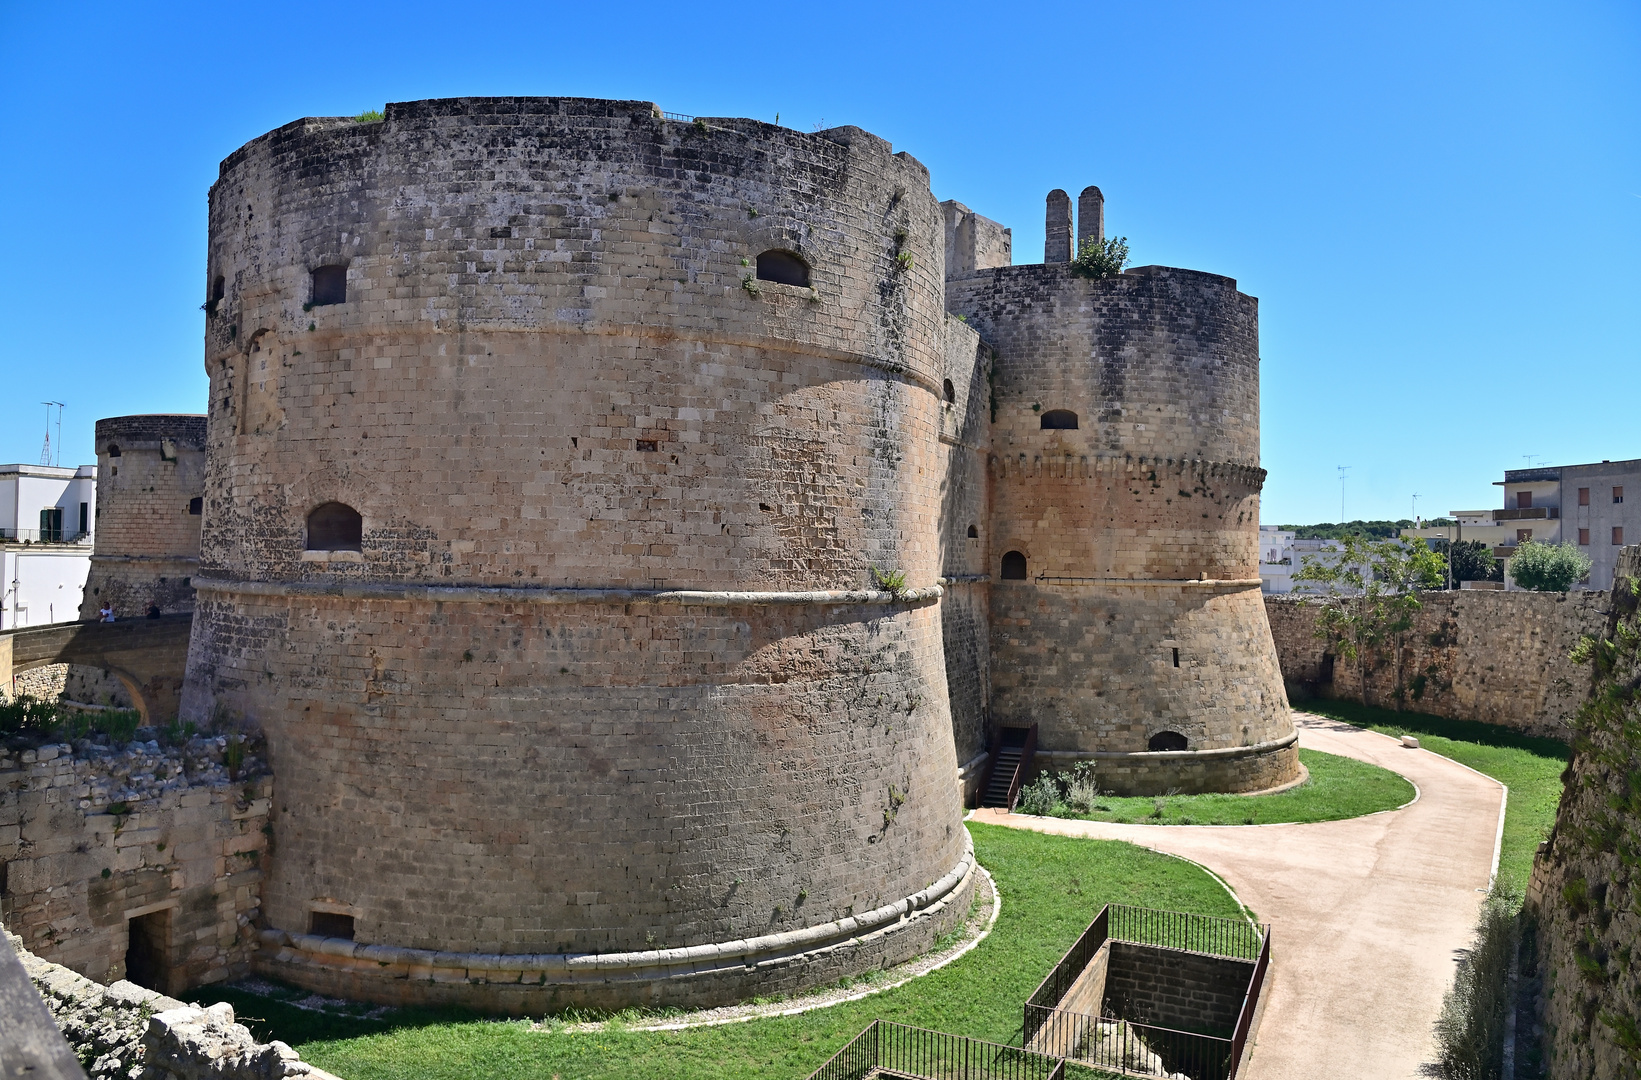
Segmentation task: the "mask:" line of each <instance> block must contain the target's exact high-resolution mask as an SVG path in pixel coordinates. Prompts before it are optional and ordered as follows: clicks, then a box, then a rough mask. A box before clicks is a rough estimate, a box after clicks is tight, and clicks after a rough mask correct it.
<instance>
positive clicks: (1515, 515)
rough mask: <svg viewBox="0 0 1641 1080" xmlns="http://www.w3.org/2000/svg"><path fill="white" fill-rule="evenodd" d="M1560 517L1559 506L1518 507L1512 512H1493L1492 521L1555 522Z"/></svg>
mask: <svg viewBox="0 0 1641 1080" xmlns="http://www.w3.org/2000/svg"><path fill="white" fill-rule="evenodd" d="M1560 517H1561V507H1559V506H1519V507H1516V508H1515V509H1513V510H1495V511H1493V520H1494V521H1555V520H1557V519H1558V518H1560Z"/></svg>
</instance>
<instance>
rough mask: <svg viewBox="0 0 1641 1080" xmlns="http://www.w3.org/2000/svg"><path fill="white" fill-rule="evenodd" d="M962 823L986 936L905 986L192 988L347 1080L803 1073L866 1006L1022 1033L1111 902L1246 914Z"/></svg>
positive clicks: (905, 1017) (1162, 870) (1014, 833)
mask: <svg viewBox="0 0 1641 1080" xmlns="http://www.w3.org/2000/svg"><path fill="white" fill-rule="evenodd" d="M969 830H970V832H971V833H972V834H973V836H974V846H975V853H976V855H977V856H978V858H979V860H980V863H981V865H983V866H985V867H986V868H987V869H988V870H989V871H991V874H992V876H993V878H994V879H995V880H996V882H997V885H998V889H999V891H1000V892H1001V894H1002V898H1003V909H1002V913H1001V915H1000V916H999V917H998V921H997V926H996V928H995V929H994V930H993V931H992V934H991V936H990V937H988V938H986V940H985V941H983V942H981V943H980V945H979V946H978V947H976V948H975V949H974V950H973V951H971V952H969V953H967V954H966V955H964V956H963V957H961V958H960V959H958V960H956V961H955V962H953V963H951V964H949V965H948V966H946V967H944V968H941V969H940V970H939V971H935V972H931V973H930V974H928V975H925V976H923V977H921V978H918V979H914V980H912V981H911V982H910V983H907V984H906V985H904V986H901V987H898V988H896V989H894V990H889V991H885V992H884V993H881V994H877V995H875V996H873V997H869V998H865V999H863V1000H860V1001H854V1002H848V1003H845V1004H842V1005H836V1006H833V1007H831V1008H826V1009H818V1010H816V1011H814V1012H809V1013H804V1014H802V1015H800V1016H790V1017H772V1018H769V1019H763V1020H751V1021H748V1022H746V1023H739V1024H727V1025H724V1026H722V1027H714V1028H697V1029H694V1030H686V1031H667V1032H643V1031H632V1030H623V1029H622V1028H621V1027H620V1026H619V1025H611V1026H609V1027H606V1028H605V1029H604V1030H602V1031H597V1032H583V1033H573V1032H567V1031H559V1030H549V1031H537V1030H532V1029H531V1027H530V1025H529V1024H528V1023H523V1022H519V1021H495V1020H482V1019H477V1018H473V1017H463V1016H460V1015H457V1014H453V1013H435V1012H413V1011H409V1010H405V1011H396V1012H393V1013H390V1014H387V1015H385V1016H383V1017H381V1018H379V1019H374V1020H367V1019H363V1018H357V1017H348V1016H339V1015H327V1014H320V1013H313V1012H309V1011H307V1010H303V1009H299V1008H296V1007H294V1006H293V1005H292V1004H291V1003H290V1001H280V1000H274V999H273V998H271V997H265V996H260V995H252V994H247V993H244V992H242V991H237V990H233V989H231V988H226V989H225V988H222V987H214V988H213V987H205V988H202V989H201V990H200V991H197V992H196V993H195V994H194V995H193V996H194V997H195V998H196V999H197V1000H202V1001H203V1000H207V999H209V1000H211V1001H217V1000H226V1001H228V1002H230V1003H231V1004H232V1005H233V1006H234V1009H235V1012H236V1013H238V1014H239V1016H240V1018H241V1020H243V1021H244V1022H246V1023H248V1024H249V1025H250V1026H251V1028H252V1030H253V1031H255V1032H256V1033H257V1035H258V1037H259V1038H262V1039H270V1038H276V1039H282V1040H284V1041H285V1042H287V1043H290V1044H291V1045H293V1046H295V1047H296V1048H297V1049H298V1050H300V1051H301V1052H302V1056H303V1057H304V1058H305V1059H306V1060H308V1061H309V1062H311V1063H313V1064H315V1065H317V1066H319V1067H320V1068H323V1069H328V1070H330V1071H332V1072H334V1073H337V1074H338V1075H341V1076H345V1077H347V1078H348V1080H389V1078H400V1077H403V1078H410V1077H415V1078H417V1080H440V1078H450V1080H486V1078H491V1077H494V1078H497V1080H500V1078H504V1077H505V1078H509V1080H511V1078H514V1077H540V1078H541V1080H548V1078H550V1077H553V1076H555V1075H557V1076H560V1077H562V1078H564V1080H569V1078H571V1077H574V1078H575V1080H605V1078H608V1080H615V1078H622V1080H626V1078H630V1077H638V1076H665V1077H669V1078H677V1080H732V1078H741V1077H747V1078H751V1077H759V1078H766V1077H773V1078H777V1080H778V1078H782V1077H790V1078H794V1080H801V1078H802V1077H806V1076H808V1075H809V1074H810V1073H811V1072H812V1071H814V1070H815V1069H816V1068H818V1067H819V1066H820V1065H821V1064H822V1063H823V1062H824V1061H825V1060H826V1059H827V1058H828V1057H830V1056H831V1055H832V1054H833V1053H834V1052H835V1051H836V1050H837V1049H838V1048H839V1047H841V1046H843V1045H844V1043H846V1042H848V1041H849V1040H850V1039H852V1038H854V1037H855V1035H857V1034H859V1032H860V1030H861V1029H862V1028H864V1027H865V1026H866V1025H867V1024H869V1023H870V1022H871V1021H872V1020H873V1019H874V1018H876V1017H882V1018H884V1019H886V1020H895V1021H899V1022H900V1023H904V1024H913V1025H916V1026H919V1027H927V1028H934V1029H936V1030H939V1031H949V1032H954V1033H957V1034H963V1035H969V1036H973V1037H975V1038H981V1039H990V1040H993V1041H995V1042H1002V1043H1014V1044H1015V1045H1018V1044H1019V1038H1020V1006H1021V1004H1022V1003H1023V1002H1024V1001H1025V999H1026V997H1027V996H1028V995H1029V994H1030V993H1031V991H1032V990H1033V989H1035V988H1036V986H1037V984H1038V983H1039V982H1040V981H1042V978H1043V976H1044V975H1046V974H1047V973H1048V970H1049V968H1051V967H1052V966H1053V965H1054V964H1055V962H1056V961H1058V960H1059V958H1060V956H1061V954H1063V953H1064V952H1065V950H1066V949H1067V948H1068V947H1069V946H1070V944H1071V943H1072V942H1073V941H1074V940H1076V938H1077V935H1078V934H1080V933H1082V931H1083V929H1084V927H1086V926H1087V925H1088V922H1089V920H1090V919H1092V918H1093V917H1094V914H1095V913H1096V912H1098V911H1099V909H1100V907H1101V905H1103V904H1105V903H1108V902H1113V903H1126V904H1141V905H1144V906H1147V907H1156V908H1166V909H1170V910H1174V911H1190V912H1197V913H1200V914H1204V915H1225V916H1236V915H1238V914H1239V913H1240V912H1239V907H1238V905H1237V902H1236V900H1235V899H1234V898H1233V897H1232V896H1231V895H1230V894H1229V893H1227V892H1226V891H1225V889H1224V888H1223V887H1222V886H1221V885H1220V884H1219V882H1218V881H1216V880H1215V879H1214V878H1212V877H1210V876H1209V875H1208V874H1207V873H1205V872H1204V871H1203V870H1202V869H1201V868H1200V867H1198V866H1195V865H1193V864H1192V863H1188V862H1185V861H1183V860H1180V859H1175V858H1170V857H1169V856H1166V855H1160V854H1158V853H1156V852H1152V851H1147V850H1145V849H1144V848H1140V847H1135V846H1134V845H1132V844H1126V843H1121V842H1118V841H1109V840H1082V839H1075V838H1070V837H1060V836H1047V835H1043V834H1040V833H1033V832H1025V831H1021V830H1015V829H1005V828H999V827H997V826H988V825H980V824H971V825H970V826H969ZM292 996H293V997H296V996H300V995H298V994H296V993H295V992H293V993H292Z"/></svg>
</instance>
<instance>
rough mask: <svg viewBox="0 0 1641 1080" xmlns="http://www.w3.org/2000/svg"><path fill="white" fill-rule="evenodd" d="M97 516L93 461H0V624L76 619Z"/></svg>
mask: <svg viewBox="0 0 1641 1080" xmlns="http://www.w3.org/2000/svg"><path fill="white" fill-rule="evenodd" d="M42 510H51V511H56V513H54V514H50V515H48V517H47V519H46V521H44V522H42V519H41V514H40V512H41V511H42ZM96 522H97V466H95V465H82V466H80V467H79V468H77V469H59V468H55V467H53V466H49V465H0V630H9V629H13V628H15V627H20V626H44V625H46V624H47V623H53V622H69V621H71V620H74V619H77V618H79V617H80V598H81V596H82V594H83V593H84V592H85V582H86V577H87V575H89V574H90V572H91V547H92V533H93V532H94V531H95V529H96ZM42 524H46V525H48V528H47V529H46V530H45V531H44V532H43V533H42V530H41V526H42ZM51 526H54V527H51Z"/></svg>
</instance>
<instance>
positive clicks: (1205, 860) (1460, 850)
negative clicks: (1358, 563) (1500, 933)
mask: <svg viewBox="0 0 1641 1080" xmlns="http://www.w3.org/2000/svg"><path fill="white" fill-rule="evenodd" d="M1294 720H1295V722H1296V723H1298V725H1299V745H1300V746H1302V747H1306V748H1308V749H1312V750H1322V751H1325V752H1327V753H1330V754H1338V755H1340V756H1342V757H1352V758H1357V759H1359V760H1362V761H1367V762H1371V763H1373V764H1375V765H1381V766H1383V767H1385V768H1387V769H1391V770H1394V771H1395V772H1398V773H1401V774H1402V775H1403V776H1406V777H1407V778H1408V779H1409V780H1412V781H1413V782H1414V783H1415V784H1417V785H1418V787H1419V798H1418V800H1417V801H1415V802H1414V803H1413V804H1412V805H1410V806H1408V807H1405V808H1403V809H1401V810H1395V811H1390V812H1387V813H1381V814H1373V815H1370V816H1368V817H1363V818H1354V819H1351V820H1348V821H1327V822H1318V823H1315V824H1309V825H1252V826H1197V825H1113V824H1109V823H1106V822H1093V821H1062V820H1059V819H1056V818H1035V817H1024V816H1021V815H1018V814H1014V815H1005V814H999V813H997V812H996V811H992V810H981V811H976V813H975V815H974V818H975V820H977V821H985V822H989V823H993V824H999V825H1007V826H1010V827H1012V828H1023V829H1034V830H1037V831H1039V832H1049V833H1057V834H1060V835H1065V836H1090V837H1100V838H1102V839H1113V840H1129V841H1132V842H1134V843H1136V844H1141V845H1143V846H1145V847H1149V848H1154V849H1156V850H1157V851H1163V852H1168V853H1170V854H1173V855H1181V856H1184V857H1185V858H1188V859H1193V860H1195V861H1197V862H1200V863H1202V864H1203V865H1204V866H1207V867H1208V868H1209V869H1211V870H1213V871H1214V872H1215V873H1217V874H1219V875H1220V876H1221V877H1222V878H1224V879H1225V880H1226V882H1228V883H1229V884H1230V886H1231V888H1232V889H1234V890H1236V893H1237V895H1238V896H1240V897H1241V898H1242V901H1243V903H1245V904H1247V905H1248V906H1249V907H1251V908H1253V910H1254V912H1255V913H1256V914H1257V915H1258V916H1259V919H1260V921H1261V922H1267V923H1270V924H1271V925H1272V931H1271V967H1272V978H1271V980H1270V981H1269V982H1268V983H1267V984H1266V985H1267V987H1268V991H1267V992H1268V993H1269V995H1270V997H1269V998H1268V999H1267V1005H1266V1009H1265V1015H1264V1018H1263V1021H1262V1022H1261V1025H1260V1030H1259V1038H1258V1040H1257V1042H1256V1043H1255V1049H1254V1054H1253V1057H1252V1059H1251V1061H1250V1063H1249V1070H1248V1072H1247V1073H1246V1074H1245V1075H1246V1076H1247V1077H1248V1078H1249V1080H1315V1078H1316V1077H1319V1076H1351V1077H1354V1078H1357V1080H1370V1078H1378V1077H1385V1078H1396V1080H1403V1078H1408V1077H1416V1076H1418V1075H1419V1066H1420V1064H1421V1063H1422V1062H1425V1061H1428V1060H1430V1058H1431V1056H1432V1051H1433V1047H1434V1041H1433V1037H1432V1034H1431V1025H1432V1024H1433V1023H1434V1021H1435V1019H1436V1013H1437V1012H1438V1010H1439V1009H1440V1008H1441V1000H1442V993H1443V992H1444V991H1445V990H1446V989H1447V987H1448V984H1449V983H1450V982H1451V981H1452V978H1453V964H1454V960H1455V959H1456V957H1457V955H1458V951H1459V950H1460V949H1463V948H1464V947H1465V946H1466V944H1467V943H1468V942H1469V939H1470V933H1471V930H1472V928H1473V926H1474V924H1475V919H1476V914H1477V910H1478V908H1479V907H1480V904H1481V900H1482V896H1483V893H1484V891H1485V890H1486V888H1487V886H1488V883H1489V880H1490V878H1491V875H1492V873H1493V871H1494V869H1495V860H1496V845H1497V840H1498V835H1499V826H1500V822H1501V816H1502V814H1503V809H1504V807H1503V801H1502V800H1501V798H1500V795H1501V792H1502V789H1503V785H1502V784H1500V783H1499V782H1498V781H1496V780H1492V779H1490V778H1488V777H1485V776H1483V775H1481V774H1480V773H1476V772H1472V771H1471V770H1469V769H1467V768H1465V767H1464V766H1462V765H1459V764H1458V763H1456V762H1453V761H1450V760H1448V759H1447V758H1444V757H1441V756H1439V755H1437V754H1433V753H1430V752H1429V751H1427V750H1411V749H1407V748H1405V747H1403V746H1402V745H1401V744H1400V743H1398V742H1397V741H1395V740H1393V739H1390V738H1388V737H1386V736H1383V735H1379V734H1376V733H1374V732H1370V731H1363V730H1360V729H1358V728H1353V727H1350V726H1349V725H1346V724H1340V723H1336V722H1334V721H1332V720H1327V719H1324V718H1322V717H1319V716H1311V715H1308V714H1304V713H1296V714H1295V715H1294Z"/></svg>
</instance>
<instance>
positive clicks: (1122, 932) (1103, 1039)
mask: <svg viewBox="0 0 1641 1080" xmlns="http://www.w3.org/2000/svg"><path fill="white" fill-rule="evenodd" d="M1108 941H1121V942H1125V943H1128V944H1133V945H1145V946H1150V947H1152V948H1159V949H1177V950H1179V951H1182V952H1192V953H1198V954H1201V955H1206V956H1219V957H1226V958H1229V959H1233V960H1248V961H1253V962H1254V971H1253V976H1252V978H1250V979H1249V982H1248V990H1247V993H1246V994H1245V996H1244V998H1243V1002H1242V1008H1241V1010H1240V1011H1239V1013H1238V1015H1237V1022H1236V1028H1235V1030H1234V1033H1233V1034H1232V1037H1231V1038H1229V1039H1225V1038H1219V1037H1216V1036H1213V1035H1198V1034H1194V1033H1191V1032H1186V1031H1176V1030H1173V1029H1171V1028H1165V1027H1159V1026H1157V1025H1155V1024H1143V1023H1135V1022H1133V1021H1130V1020H1125V1019H1122V1018H1119V1017H1115V1016H1106V1015H1102V1009H1101V1007H1100V1003H1099V1002H1093V1003H1092V1008H1075V1009H1074V1008H1067V1007H1063V1006H1062V1004H1061V1003H1062V1002H1064V1001H1065V1000H1066V995H1067V994H1068V993H1070V992H1071V990H1072V988H1073V987H1074V986H1075V985H1076V983H1077V980H1078V979H1079V978H1081V977H1082V975H1083V973H1084V972H1085V971H1086V970H1087V968H1088V966H1089V964H1090V963H1091V962H1092V961H1093V960H1094V958H1095V956H1096V955H1097V954H1098V953H1099V951H1100V949H1101V947H1102V946H1104V945H1105V944H1106V943H1107V942H1108ZM1270 956H1271V940H1270V930H1269V928H1268V927H1266V928H1261V927H1256V926H1254V925H1253V924H1252V923H1250V922H1248V921H1247V920H1245V919H1226V918H1219V917H1216V916H1211V915H1192V914H1189V913H1186V912H1181V911H1157V910H1154V909H1152V908H1140V907H1130V906H1128V905H1126V904H1107V905H1106V906H1105V907H1103V908H1101V909H1100V913H1099V914H1098V915H1096V916H1094V921H1093V922H1091V923H1089V925H1088V929H1086V930H1084V931H1083V933H1082V936H1081V937H1079V938H1078V939H1077V940H1076V941H1075V942H1074V943H1073V944H1072V946H1071V948H1069V949H1067V950H1066V954H1065V955H1064V956H1063V957H1061V958H1060V962H1059V963H1058V964H1055V965H1054V968H1053V970H1051V971H1050V972H1049V973H1048V977H1047V978H1045V979H1044V980H1043V981H1042V983H1041V984H1039V985H1038V987H1037V989H1036V990H1035V991H1033V992H1032V995H1031V997H1029V998H1027V999H1026V1005H1025V1009H1024V1016H1023V1018H1022V1032H1023V1035H1024V1038H1022V1039H1021V1042H1022V1044H1024V1045H1025V1046H1029V1047H1031V1048H1032V1050H1033V1051H1035V1052H1038V1053H1041V1054H1043V1055H1044V1056H1049V1057H1057V1058H1064V1059H1067V1063H1068V1064H1071V1063H1072V1062H1075V1063H1078V1064H1084V1065H1092V1066H1094V1067H1096V1068H1099V1069H1105V1070H1109V1071H1111V1072H1115V1073H1120V1074H1123V1075H1128V1076H1177V1075H1181V1074H1183V1075H1185V1076H1189V1077H1191V1078H1192V1080H1233V1078H1234V1077H1235V1076H1236V1073H1237V1069H1238V1068H1239V1066H1240V1064H1241V1061H1242V1051H1243V1047H1245V1046H1246V1045H1247V1042H1248V1038H1249V1036H1250V1035H1251V1033H1252V1029H1253V1021H1254V1017H1255V1014H1256V1013H1257V1011H1258V1008H1259V995H1260V992H1261V991H1262V990H1263V989H1264V985H1265V972H1266V969H1267V968H1268V967H1269V966H1270Z"/></svg>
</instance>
